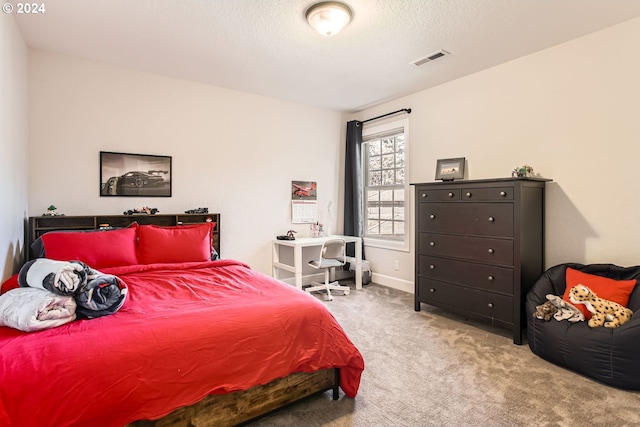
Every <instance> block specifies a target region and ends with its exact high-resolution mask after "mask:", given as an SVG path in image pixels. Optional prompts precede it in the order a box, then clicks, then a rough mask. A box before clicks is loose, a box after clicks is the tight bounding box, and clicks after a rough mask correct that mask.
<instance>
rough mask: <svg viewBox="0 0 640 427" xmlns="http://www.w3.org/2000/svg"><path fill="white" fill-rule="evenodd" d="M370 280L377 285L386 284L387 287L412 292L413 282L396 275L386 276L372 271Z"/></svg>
mask: <svg viewBox="0 0 640 427" xmlns="http://www.w3.org/2000/svg"><path fill="white" fill-rule="evenodd" d="M371 281H372V282H373V283H376V284H378V285H382V286H386V287H388V288H393V289H397V290H399V291H404V292H409V293H410V294H412V293H414V285H413V282H410V281H408V280H402V279H398V278H397V277H391V276H386V275H384V274H377V273H376V272H372V274H371Z"/></svg>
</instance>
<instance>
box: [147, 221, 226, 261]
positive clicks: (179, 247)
mask: <svg viewBox="0 0 640 427" xmlns="http://www.w3.org/2000/svg"><path fill="white" fill-rule="evenodd" d="M213 227H215V223H213V222H207V223H202V224H193V225H192V224H189V225H177V226H169V227H160V226H157V225H141V226H140V227H139V229H138V236H139V240H138V262H139V263H140V264H154V263H167V262H169V263H173V262H196V261H210V260H211V232H212V230H213Z"/></svg>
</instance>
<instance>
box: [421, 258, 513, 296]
mask: <svg viewBox="0 0 640 427" xmlns="http://www.w3.org/2000/svg"><path fill="white" fill-rule="evenodd" d="M418 274H419V275H422V276H425V277H427V278H429V279H434V280H440V281H443V282H452V283H456V284H459V285H465V286H469V287H472V288H478V289H483V290H489V291H494V292H500V293H503V294H507V295H513V268H507V267H498V266H495V265H487V264H477V263H472V262H466V261H459V260H455V259H448V258H439V257H431V256H425V255H420V256H419V258H418Z"/></svg>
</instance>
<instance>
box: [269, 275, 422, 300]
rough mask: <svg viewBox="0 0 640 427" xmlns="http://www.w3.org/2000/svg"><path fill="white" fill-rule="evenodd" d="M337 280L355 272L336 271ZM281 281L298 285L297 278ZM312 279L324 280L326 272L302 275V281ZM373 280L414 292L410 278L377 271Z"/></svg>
mask: <svg viewBox="0 0 640 427" xmlns="http://www.w3.org/2000/svg"><path fill="white" fill-rule="evenodd" d="M335 278H336V280H344V279H351V280H352V278H353V272H352V271H351V272H349V271H336V276H335ZM280 281H282V282H285V283H287V284H289V285H292V286H295V285H296V281H295V278H293V277H290V278H287V279H280ZM312 281H315V282H320V283H322V282H324V274H314V275H310V274H308V275H304V276H302V283H306V284H309V283H311V282H312ZM371 281H372V282H373V283H376V284H378V285H382V286H386V287H388V288H393V289H397V290H399V291H404V292H408V293H410V294H412V293H414V285H413V282H410V281H408V280H402V279H398V278H397V277H391V276H386V275H384V274H378V273H375V272H372V273H371ZM366 286H367V285H364V287H365V288H366Z"/></svg>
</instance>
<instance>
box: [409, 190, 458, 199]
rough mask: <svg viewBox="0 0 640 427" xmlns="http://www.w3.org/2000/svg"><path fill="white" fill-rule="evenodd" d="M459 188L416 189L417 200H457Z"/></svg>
mask: <svg viewBox="0 0 640 427" xmlns="http://www.w3.org/2000/svg"><path fill="white" fill-rule="evenodd" d="M459 200H460V189H459V188H454V189H452V190H443V189H440V190H437V189H436V190H418V202H442V201H449V202H452V201H459Z"/></svg>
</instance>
